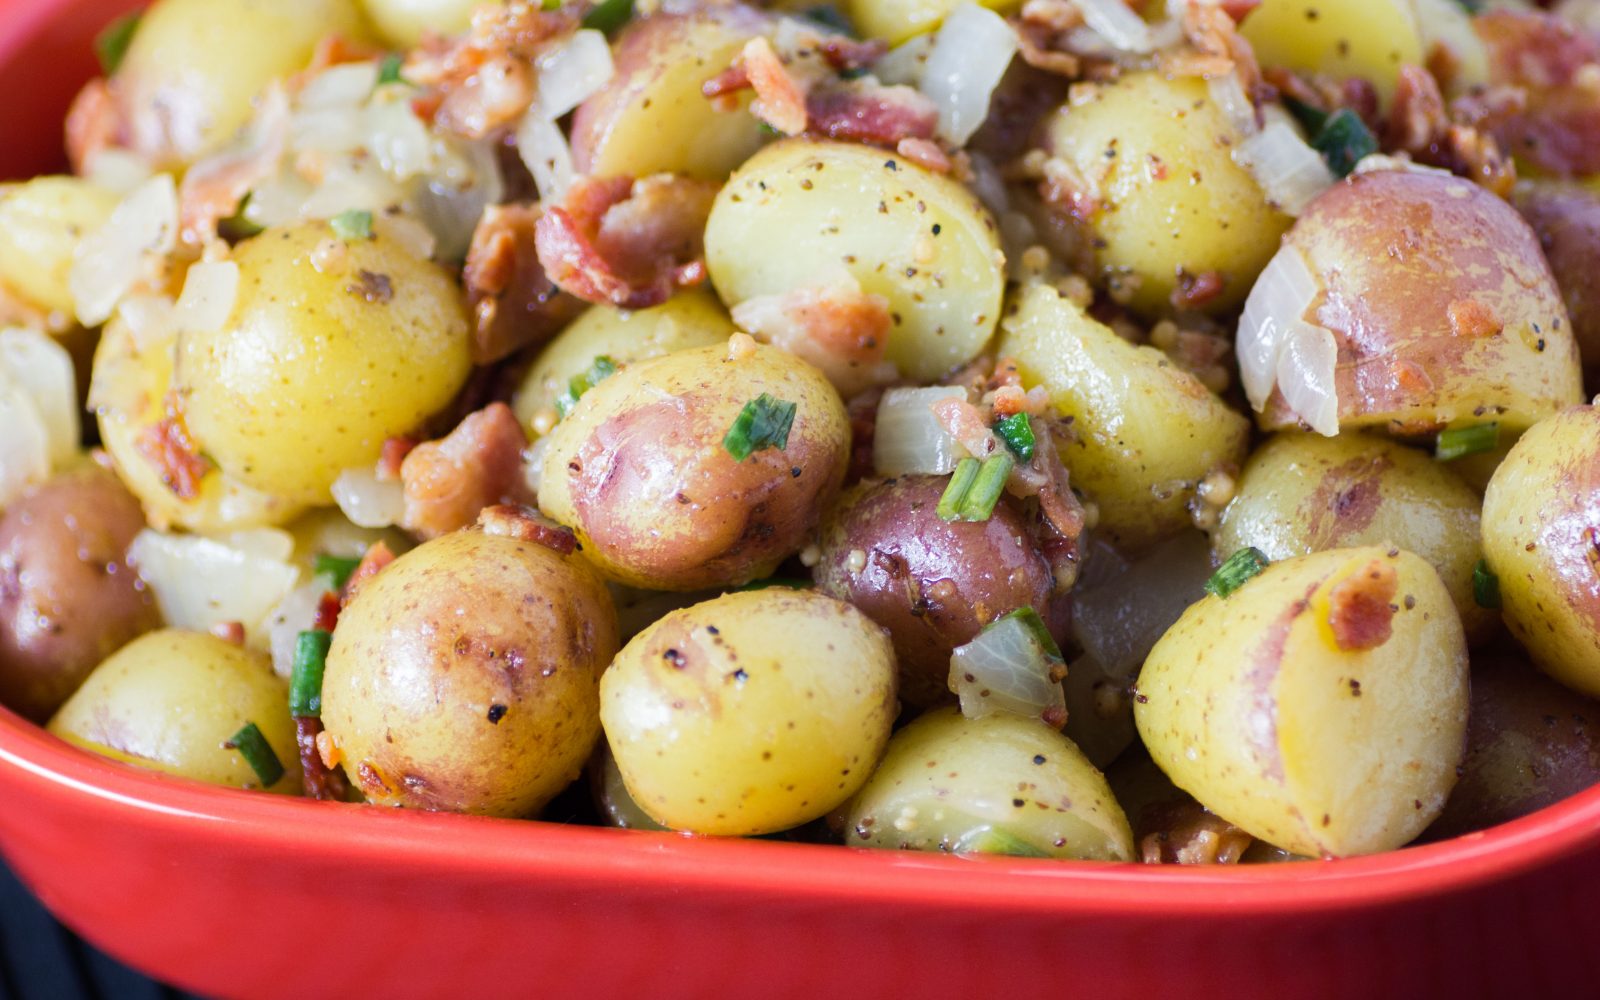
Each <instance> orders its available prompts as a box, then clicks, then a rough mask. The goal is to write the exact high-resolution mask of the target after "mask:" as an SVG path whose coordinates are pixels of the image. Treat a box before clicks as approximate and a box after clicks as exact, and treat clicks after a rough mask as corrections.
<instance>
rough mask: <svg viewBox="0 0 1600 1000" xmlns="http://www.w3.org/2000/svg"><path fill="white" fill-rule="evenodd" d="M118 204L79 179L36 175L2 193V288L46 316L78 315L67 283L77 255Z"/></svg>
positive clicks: (0, 212)
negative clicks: (85, 239)
mask: <svg viewBox="0 0 1600 1000" xmlns="http://www.w3.org/2000/svg"><path fill="white" fill-rule="evenodd" d="M119 201H120V199H119V198H118V197H117V195H116V194H115V193H114V192H111V191H107V190H106V189H104V188H101V187H98V186H96V185H94V184H91V183H89V182H88V181H84V180H79V179H78V178H76V177H35V178H34V179H33V180H31V181H27V182H26V183H23V184H8V185H6V186H5V188H4V189H0V285H4V286H5V287H6V288H9V289H10V290H12V291H14V292H16V293H17V294H18V295H20V296H21V297H22V298H24V299H26V300H27V301H28V302H29V303H31V304H33V305H35V306H37V307H39V308H40V309H43V310H44V311H45V312H54V313H60V314H61V315H63V316H72V315H74V314H75V311H76V310H75V306H74V303H73V299H72V289H71V288H70V287H69V285H68V282H67V275H68V274H69V273H70V272H71V271H72V254H73V251H74V250H76V249H77V247H78V241H79V240H80V239H81V238H82V237H83V236H84V235H85V234H87V233H92V232H94V231H95V230H97V229H99V228H100V227H101V226H103V225H105V223H106V220H107V219H109V218H110V217H111V212H112V210H113V209H115V208H116V207H117V204H118V202H119Z"/></svg>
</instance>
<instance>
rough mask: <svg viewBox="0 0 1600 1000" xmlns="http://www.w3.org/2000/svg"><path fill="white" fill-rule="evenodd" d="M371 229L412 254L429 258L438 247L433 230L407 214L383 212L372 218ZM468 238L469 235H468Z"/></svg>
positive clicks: (425, 258)
mask: <svg viewBox="0 0 1600 1000" xmlns="http://www.w3.org/2000/svg"><path fill="white" fill-rule="evenodd" d="M372 229H373V231H374V232H376V233H377V234H378V235H379V236H381V237H383V238H384V239H386V240H393V241H394V242H396V243H398V244H400V245H401V246H402V247H404V248H405V249H406V250H408V251H409V252H410V253H411V255H412V256H414V257H419V258H421V259H422V260H431V259H432V258H433V255H434V253H435V252H436V251H437V250H438V248H439V240H438V238H437V237H435V236H434V235H433V230H431V229H429V228H428V227H427V226H425V225H423V224H422V223H420V222H418V221H417V220H416V219H413V218H411V217H410V216H408V215H389V214H383V215H379V216H376V217H374V218H373V220H372ZM469 238H470V236H469Z"/></svg>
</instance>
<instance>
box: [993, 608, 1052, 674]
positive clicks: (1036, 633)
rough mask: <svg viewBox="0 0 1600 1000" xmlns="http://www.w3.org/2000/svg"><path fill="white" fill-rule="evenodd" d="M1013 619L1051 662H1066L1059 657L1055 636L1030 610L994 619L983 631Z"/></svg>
mask: <svg viewBox="0 0 1600 1000" xmlns="http://www.w3.org/2000/svg"><path fill="white" fill-rule="evenodd" d="M1013 618H1014V619H1016V620H1017V621H1018V622H1021V623H1022V624H1023V625H1024V626H1026V627H1027V629H1028V631H1029V632H1031V633H1032V634H1033V638H1034V640H1035V641H1037V642H1038V643H1039V647H1040V648H1041V649H1043V650H1044V653H1045V655H1046V656H1048V657H1050V658H1051V659H1052V660H1055V661H1056V662H1057V663H1064V662H1066V657H1064V656H1062V655H1061V647H1060V646H1058V645H1056V639H1055V636H1053V635H1051V634H1050V630H1049V629H1048V628H1045V625H1044V619H1043V618H1040V617H1039V612H1037V611H1035V610H1033V609H1032V608H1018V609H1017V610H1015V611H1013V612H1011V613H1010V614H1006V615H1001V616H1000V617H999V618H996V619H995V620H994V621H992V622H990V623H989V624H987V625H985V626H984V627H983V630H984V631H985V632H987V631H989V630H990V629H992V628H994V627H995V626H996V625H999V624H1000V623H1001V622H1003V621H1007V620H1009V619H1013Z"/></svg>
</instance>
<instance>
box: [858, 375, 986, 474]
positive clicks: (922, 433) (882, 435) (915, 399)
mask: <svg viewBox="0 0 1600 1000" xmlns="http://www.w3.org/2000/svg"><path fill="white" fill-rule="evenodd" d="M966 398H967V391H966V390H965V389H962V388H959V387H957V386H933V387H931V388H926V389H890V390H889V391H888V392H885V393H884V394H883V399H882V400H881V401H880V402H879V403H878V424H877V429H876V430H875V431H874V432H873V435H872V464H873V468H874V470H875V471H876V472H877V473H878V475H880V476H887V477H894V476H908V475H927V476H944V475H949V474H950V472H951V471H953V470H954V469H955V467H956V462H957V461H959V460H960V459H962V458H965V457H966V455H967V450H966V449H965V448H963V447H961V443H960V442H959V441H957V440H956V439H955V438H954V437H952V436H951V434H950V432H949V431H947V430H945V429H944V426H943V425H942V424H940V423H939V418H938V417H936V416H934V413H933V405H934V404H935V403H937V402H939V401H941V400H945V399H963V400H964V399H966Z"/></svg>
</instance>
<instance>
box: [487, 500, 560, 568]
mask: <svg viewBox="0 0 1600 1000" xmlns="http://www.w3.org/2000/svg"><path fill="white" fill-rule="evenodd" d="M478 525H479V527H481V528H483V531H484V533H485V534H488V535H504V536H506V537H508V538H520V539H521V540H522V541H524V542H535V543H537V544H539V545H543V546H544V547H545V548H547V549H550V550H551V551H553V552H555V553H557V554H559V555H563V556H570V555H572V553H574V552H576V551H578V538H577V536H576V535H574V534H573V533H572V529H571V528H565V527H562V526H561V525H559V524H557V523H556V522H554V521H552V520H550V519H549V518H548V517H545V516H544V515H543V514H541V513H539V512H538V511H537V510H536V509H534V508H533V507H529V506H527V505H525V504H496V505H495V506H493V507H485V508H484V509H483V511H482V512H481V513H479V514H478Z"/></svg>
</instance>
